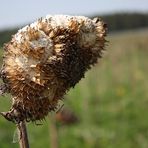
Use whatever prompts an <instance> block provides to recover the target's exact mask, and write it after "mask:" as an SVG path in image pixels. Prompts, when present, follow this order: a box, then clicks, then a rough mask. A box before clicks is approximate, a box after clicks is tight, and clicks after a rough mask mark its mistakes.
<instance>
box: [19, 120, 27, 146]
mask: <svg viewBox="0 0 148 148" xmlns="http://www.w3.org/2000/svg"><path fill="white" fill-rule="evenodd" d="M17 129H18V135H20V137H19V138H20V139H19V145H20V148H29V141H28V135H27V129H26V123H25V121H21V122H20V123H19V124H18V125H17Z"/></svg>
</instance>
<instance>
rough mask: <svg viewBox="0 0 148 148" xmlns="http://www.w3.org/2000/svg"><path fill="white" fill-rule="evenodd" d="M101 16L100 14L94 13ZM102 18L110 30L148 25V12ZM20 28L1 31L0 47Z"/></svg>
mask: <svg viewBox="0 0 148 148" xmlns="http://www.w3.org/2000/svg"><path fill="white" fill-rule="evenodd" d="M94 17H100V15H99V16H98V15H93V16H92V18H94ZM101 18H103V20H104V21H105V22H106V23H107V24H108V28H109V31H122V30H130V29H138V28H144V27H148V13H117V14H109V15H102V16H101ZM17 30H18V28H14V29H9V30H8V29H7V30H2V31H0V47H2V46H3V44H4V43H6V42H8V41H9V40H10V39H11V36H12V35H13V34H15V33H16V32H17Z"/></svg>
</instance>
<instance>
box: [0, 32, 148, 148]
mask: <svg viewBox="0 0 148 148" xmlns="http://www.w3.org/2000/svg"><path fill="white" fill-rule="evenodd" d="M147 39H148V30H143V31H135V32H132V31H129V32H123V33H117V34H112V35H110V36H109V37H108V40H109V41H110V43H109V46H108V47H107V52H105V54H104V58H102V60H101V61H100V62H99V63H98V64H97V65H96V67H94V68H93V69H92V70H91V71H89V72H87V73H86V78H85V79H83V80H82V81H81V82H80V83H79V84H78V85H77V86H76V87H75V88H74V89H71V91H70V92H69V93H68V95H66V96H65V100H64V103H65V106H69V107H70V108H72V110H73V111H74V112H75V113H76V114H77V115H78V116H79V118H80V122H79V123H78V124H76V125H73V126H60V125H58V133H59V137H58V142H59V146H60V148H76V147H78V148H79V147H84V148H98V147H99V148H147V147H148V140H147V139H148V116H147V112H148V107H147V106H148V91H147V90H148V79H147V76H148V61H147V58H148V41H147ZM8 98H9V96H6V97H1V98H0V111H7V110H8V108H9V107H10V103H9V99H8ZM48 127H49V121H48V118H47V120H46V121H44V122H43V125H41V126H36V125H35V124H34V123H29V124H28V132H29V139H30V145H31V147H32V148H42V147H45V148H47V147H50V138H49V130H48ZM15 129H16V128H15V125H13V124H12V123H10V122H8V121H6V120H4V119H3V118H0V147H1V148H8V147H12V148H17V147H18V144H17V143H15V144H12V139H13V135H14V131H15Z"/></svg>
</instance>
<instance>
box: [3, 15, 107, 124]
mask: <svg viewBox="0 0 148 148" xmlns="http://www.w3.org/2000/svg"><path fill="white" fill-rule="evenodd" d="M105 35H106V24H104V23H103V21H101V20H100V19H93V20H91V19H89V18H87V17H83V16H67V15H48V16H46V17H45V18H41V19H39V20H37V21H36V22H34V23H32V24H30V25H28V26H26V27H24V28H22V29H20V30H19V31H18V33H16V34H15V35H14V36H13V37H12V40H11V41H10V42H9V43H7V44H6V45H5V47H4V49H5V53H4V60H3V61H4V62H3V67H2V71H1V77H2V79H3V82H4V84H5V87H3V89H2V90H3V91H4V88H5V91H6V92H8V93H10V94H11V95H12V107H11V109H10V111H9V112H7V113H5V114H4V116H5V117H6V118H7V119H8V120H10V121H13V122H20V121H22V120H26V121H30V120H31V121H35V120H41V119H43V118H44V117H45V116H46V115H47V114H48V112H50V111H54V110H55V109H56V107H57V103H58V100H59V99H62V98H63V96H64V94H65V93H66V91H68V90H69V89H70V88H71V87H74V86H75V84H76V83H78V82H79V81H80V79H81V78H83V77H84V73H85V72H86V71H87V70H88V69H90V68H91V65H94V64H95V63H96V62H97V59H98V58H100V57H101V51H102V50H103V48H104V45H105Z"/></svg>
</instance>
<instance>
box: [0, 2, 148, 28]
mask: <svg viewBox="0 0 148 148" xmlns="http://www.w3.org/2000/svg"><path fill="white" fill-rule="evenodd" d="M136 11H138V12H148V0H0V29H1V30H2V29H4V28H9V27H16V26H19V25H23V24H27V23H30V22H33V21H35V20H36V19H37V18H40V17H43V16H46V15H47V14H68V15H85V16H90V15H93V14H97V15H99V14H100V15H102V14H108V13H115V12H136Z"/></svg>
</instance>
